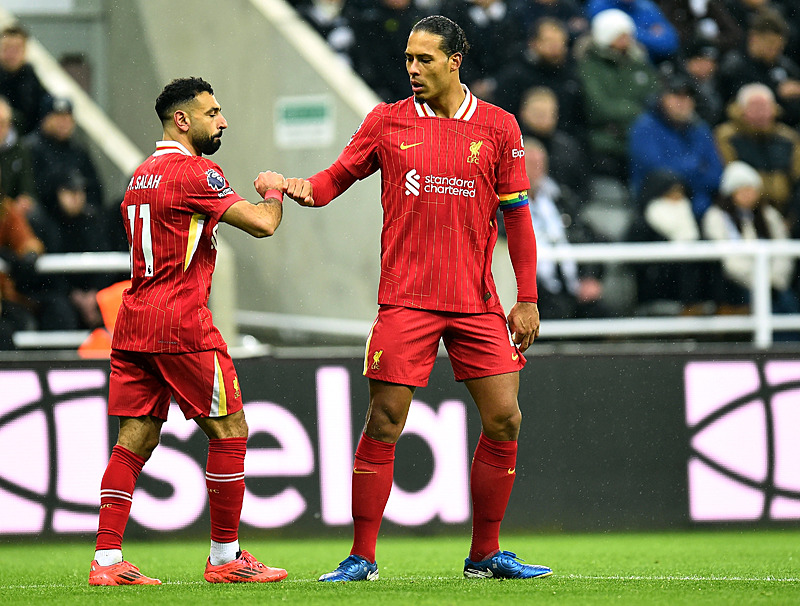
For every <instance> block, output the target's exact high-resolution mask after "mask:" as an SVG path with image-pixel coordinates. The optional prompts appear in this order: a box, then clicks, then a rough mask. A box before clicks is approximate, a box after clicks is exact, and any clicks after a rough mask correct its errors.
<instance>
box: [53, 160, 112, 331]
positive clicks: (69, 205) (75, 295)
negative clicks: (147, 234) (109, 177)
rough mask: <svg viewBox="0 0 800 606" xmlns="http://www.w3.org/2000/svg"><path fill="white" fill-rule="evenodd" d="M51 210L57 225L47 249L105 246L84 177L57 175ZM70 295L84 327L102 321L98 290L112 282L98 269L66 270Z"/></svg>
mask: <svg viewBox="0 0 800 606" xmlns="http://www.w3.org/2000/svg"><path fill="white" fill-rule="evenodd" d="M55 188H56V201H57V206H56V209H55V212H54V218H55V222H56V225H57V226H58V230H57V233H56V234H54V235H55V239H54V240H53V241H52V242H49V243H48V242H46V245H47V250H48V252H52V253H77V252H100V251H103V250H107V246H106V238H105V236H106V232H105V229H104V227H105V226H104V225H103V221H102V218H101V215H100V214H99V210H98V209H96V208H94V207H92V206H90V205H89V204H88V203H87V201H86V180H85V179H84V178H83V176H81V174H80V173H77V172H70V173H64V174H60V175H58V177H57V179H56V185H55ZM65 279H66V281H67V283H68V288H69V298H70V302H71V303H72V305H73V307H74V308H75V310H76V312H77V313H78V318H79V319H80V323H81V326H82V327H83V328H90V329H91V328H97V327H99V326H102V325H103V321H102V317H101V316H100V310H99V308H98V307H97V291H98V290H100V289H101V288H105V287H106V286H108V285H109V284H111V282H112V280H111V279H110V278H109V276H107V275H104V274H99V273H89V274H77V273H76V274H72V273H71V274H69V275H67V276H66V277H65Z"/></svg>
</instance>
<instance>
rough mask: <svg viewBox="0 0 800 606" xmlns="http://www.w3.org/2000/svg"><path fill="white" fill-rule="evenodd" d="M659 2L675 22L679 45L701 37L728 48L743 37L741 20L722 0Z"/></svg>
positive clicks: (698, 39)
mask: <svg viewBox="0 0 800 606" xmlns="http://www.w3.org/2000/svg"><path fill="white" fill-rule="evenodd" d="M658 4H659V6H660V7H661V11H662V12H663V13H664V16H665V17H666V18H667V20H668V21H669V22H670V23H671V24H672V25H673V26H675V29H676V31H677V32H678V38H679V40H680V46H681V49H685V48H687V47H688V46H690V45H692V44H695V43H696V42H698V41H702V42H704V43H706V44H711V45H713V46H714V47H716V48H718V49H719V50H720V51H721V52H727V51H730V50H734V49H738V48H739V46H740V45H741V44H742V41H743V40H744V32H743V31H742V27H741V25H740V23H739V22H737V21H736V19H735V18H734V17H733V15H732V14H731V12H730V10H728V7H727V5H726V4H725V1H724V0H704V1H702V2H697V1H696V0H659V3H658Z"/></svg>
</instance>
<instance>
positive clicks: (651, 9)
mask: <svg viewBox="0 0 800 606" xmlns="http://www.w3.org/2000/svg"><path fill="white" fill-rule="evenodd" d="M608 9H616V10H620V11H623V12H624V13H625V14H627V15H628V16H630V18H631V19H632V20H633V23H634V25H635V27H636V40H638V41H639V43H640V44H641V45H642V46H644V48H645V49H646V50H647V53H648V55H649V57H650V59H651V60H652V61H653V63H659V62H661V61H664V60H666V59H670V58H672V57H674V56H675V55H676V53H677V52H678V32H677V31H675V28H674V27H673V26H672V24H671V23H670V22H669V21H668V20H667V18H666V17H665V16H664V14H663V13H662V12H661V9H659V8H658V5H657V4H656V3H654V2H652V1H651V0H589V2H588V3H587V4H586V15H587V16H588V17H589V19H594V18H595V17H596V16H597V14H598V13H600V12H602V11H605V10H608Z"/></svg>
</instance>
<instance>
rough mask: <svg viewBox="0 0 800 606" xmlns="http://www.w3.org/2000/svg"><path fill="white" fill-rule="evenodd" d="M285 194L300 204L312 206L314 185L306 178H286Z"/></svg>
mask: <svg viewBox="0 0 800 606" xmlns="http://www.w3.org/2000/svg"><path fill="white" fill-rule="evenodd" d="M286 195H287V196H289V197H290V198H291V199H292V200H294V201H295V202H297V203H298V204H300V205H301V206H314V186H313V185H312V184H311V181H308V180H306V179H300V178H291V179H286Z"/></svg>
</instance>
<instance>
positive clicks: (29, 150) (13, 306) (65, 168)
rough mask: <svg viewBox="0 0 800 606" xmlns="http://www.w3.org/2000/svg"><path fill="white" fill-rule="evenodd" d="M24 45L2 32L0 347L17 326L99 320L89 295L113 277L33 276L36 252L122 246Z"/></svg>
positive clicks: (65, 115)
mask: <svg viewBox="0 0 800 606" xmlns="http://www.w3.org/2000/svg"><path fill="white" fill-rule="evenodd" d="M27 43H28V33H27V32H26V31H25V30H24V29H23V28H21V27H19V26H11V27H7V28H5V29H4V30H2V31H0V349H12V348H13V347H14V344H13V338H12V335H13V333H14V332H16V331H19V330H80V329H94V328H98V327H100V326H102V324H103V320H102V317H101V315H100V311H99V308H98V305H97V300H96V294H97V292H98V290H99V289H101V288H104V287H105V286H108V285H109V284H111V282H112V281H114V280H115V279H118V277H117V276H110V275H104V274H97V273H89V274H75V273H69V274H42V273H38V272H37V271H36V270H35V264H36V260H37V258H38V257H39V256H40V255H42V254H44V253H72V252H98V251H106V250H127V245H126V244H125V242H124V240H125V236H124V231H123V229H122V224H121V220H120V219H119V217H118V215H119V211H118V209H117V208H113V209H110V208H107V207H106V205H104V200H103V188H102V185H101V182H100V179H99V177H98V174H97V170H96V167H95V164H94V162H93V161H92V159H91V157H90V155H89V152H88V150H87V147H86V145H85V144H84V143H83V142H82V141H81V139H80V136H79V133H78V132H77V130H76V124H75V119H74V117H73V106H72V102H71V101H70V100H69V99H66V98H59V97H53V96H52V95H50V94H49V93H48V92H47V91H46V90H45V88H44V87H43V86H42V84H41V82H40V81H39V79H38V77H37V75H36V72H35V71H34V69H33V67H32V66H31V65H30V64H29V63H28V60H27ZM121 241H122V242H121Z"/></svg>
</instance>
